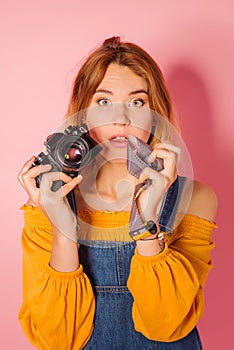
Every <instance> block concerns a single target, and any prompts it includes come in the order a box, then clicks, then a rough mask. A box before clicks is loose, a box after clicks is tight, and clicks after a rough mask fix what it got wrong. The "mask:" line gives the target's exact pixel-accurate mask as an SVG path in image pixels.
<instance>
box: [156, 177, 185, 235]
mask: <svg viewBox="0 0 234 350" xmlns="http://www.w3.org/2000/svg"><path fill="white" fill-rule="evenodd" d="M185 182H186V177H184V176H178V177H177V179H176V180H175V181H174V182H173V184H172V185H171V186H170V187H169V189H168V191H167V192H166V194H165V196H164V198H163V202H162V205H161V208H160V211H159V216H158V222H159V226H160V229H161V231H163V232H166V233H168V234H169V235H170V234H172V232H173V224H174V220H175V216H176V213H177V209H178V205H179V202H180V198H181V194H182V191H183V188H184V184H185Z"/></svg>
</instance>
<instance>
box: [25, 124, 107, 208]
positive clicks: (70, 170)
mask: <svg viewBox="0 0 234 350" xmlns="http://www.w3.org/2000/svg"><path fill="white" fill-rule="evenodd" d="M44 144H45V146H46V153H44V152H41V153H40V154H38V156H37V157H36V159H35V161H34V163H33V165H32V166H36V165H40V164H50V165H51V166H52V169H51V170H50V171H62V172H64V173H66V174H68V175H69V176H71V177H72V178H73V177H75V176H77V175H78V173H79V171H80V170H81V169H83V168H84V167H86V166H87V165H88V164H89V163H90V162H91V161H92V160H93V159H94V158H95V157H96V156H97V154H98V153H99V152H100V151H101V150H102V147H101V146H100V145H99V144H97V143H96V142H95V141H94V140H93V139H92V138H91V137H90V136H89V134H88V129H87V127H86V125H81V126H73V125H69V126H68V127H67V128H66V129H65V130H64V132H56V133H54V134H52V135H49V136H48V137H47V139H46V141H45V142H44ZM42 176H43V174H41V175H39V176H38V177H37V178H36V184H37V187H40V181H41V177H42ZM62 184H63V183H62V181H55V182H54V183H53V186H52V190H53V191H56V190H58V189H59V188H60V187H61V186H62ZM72 197H74V193H71V195H70V196H68V200H69V203H70V205H71V207H72V209H73V210H74V211H75V208H73V206H74V205H75V202H74V203H71V202H73V201H74V200H75V199H74V198H72Z"/></svg>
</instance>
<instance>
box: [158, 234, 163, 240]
mask: <svg viewBox="0 0 234 350" xmlns="http://www.w3.org/2000/svg"><path fill="white" fill-rule="evenodd" d="M158 239H159V240H162V239H163V233H161V232H160V233H159V234H158Z"/></svg>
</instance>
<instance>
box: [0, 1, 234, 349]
mask: <svg viewBox="0 0 234 350" xmlns="http://www.w3.org/2000/svg"><path fill="white" fill-rule="evenodd" d="M233 13H234V4H233V1H231V0H230V1H228V0H222V1H215V0H206V1H204V0H196V1H195V0H194V1H188V0H175V1H167V0H164V1H159V0H151V1H150V0H144V1H142V0H141V1H139V0H128V1H121V0H120V1H119V2H118V4H117V2H115V3H114V2H111V1H109V0H99V1H90V0H86V1H78V0H77V1H75V0H67V1H65V0H64V1H63V0H56V1H55V0H50V1H47V0H41V1H30V0H21V1H16V0H14V1H13V0H9V1H8V2H4V4H3V3H2V5H1V11H0V16H1V18H0V33H1V34H0V35H1V41H0V45H1V55H0V60H1V64H0V76H1V137H0V142H1V150H2V152H1V181H0V186H1V232H2V233H1V244H0V249H1V253H0V259H1V261H0V266H1V274H2V276H1V287H0V290H1V298H0V303H1V308H0V310H1V314H0V332H1V334H0V347H1V349H16V348H17V349H24V350H28V349H33V347H32V346H31V345H30V344H29V343H28V341H27V340H26V338H25V336H24V335H23V333H22V331H21V329H20V326H19V324H18V321H17V312H18V309H19V307H20V303H21V248H20V234H21V228H22V226H23V218H22V212H20V211H19V207H20V206H21V204H22V203H24V201H25V200H26V195H25V193H24V191H23V190H22V189H21V187H20V186H19V184H18V182H17V180H16V176H17V174H18V172H19V170H20V168H21V166H22V164H23V163H24V162H25V161H26V160H27V159H28V158H29V157H30V156H31V155H32V154H35V155H36V154H37V153H38V152H39V151H41V149H42V141H43V140H44V137H45V136H46V135H47V134H48V133H49V132H51V131H53V130H54V129H55V128H56V127H57V126H58V124H59V123H60V121H61V119H62V118H63V115H64V113H65V111H66V106H67V101H68V97H69V94H70V90H71V83H72V78H73V76H74V74H75V72H76V69H77V67H78V66H79V65H80V63H81V61H82V59H84V58H85V57H86V56H87V55H88V53H89V52H90V50H91V49H93V48H94V47H96V46H97V45H98V44H100V43H101V42H102V41H103V39H104V38H107V37H110V36H112V35H122V36H123V38H124V39H125V40H128V41H133V42H136V43H138V44H139V45H141V46H143V47H144V48H145V49H146V50H147V51H148V52H149V53H150V54H151V55H152V56H153V57H154V58H155V59H156V60H157V62H158V63H159V65H160V66H161V68H162V70H163V72H164V74H165V77H166V80H167V83H168V86H169V89H170V90H171V94H172V96H173V99H174V101H175V105H176V108H177V111H178V114H179V116H180V121H181V125H182V129H183V133H184V139H185V141H186V142H187V145H188V147H189V150H190V153H191V157H192V159H193V165H194V172H195V176H196V178H198V179H200V180H201V181H203V182H205V183H208V184H210V185H211V186H212V187H213V188H214V190H215V191H216V193H217V195H218V198H219V212H218V216H217V222H218V224H219V229H218V230H216V231H215V233H214V241H215V243H216V249H215V250H214V251H213V253H212V257H213V262H214V269H213V270H212V272H211V274H210V276H209V278H208V282H207V285H206V291H205V294H206V308H205V317H204V318H203V319H202V320H201V322H200V332H201V336H202V339H203V342H204V349H206V350H218V349H231V346H232V344H233V312H234V310H233V293H234V281H233V233H234V232H233V231H234V230H233V210H232V208H233V205H232V202H233V197H234V191H233V186H232V185H231V179H233V173H234V169H233V153H234V152H233V146H234V142H233V140H234V136H233V134H234V119H233V101H234V98H233V91H232V88H233V81H234V69H233V62H234V24H233Z"/></svg>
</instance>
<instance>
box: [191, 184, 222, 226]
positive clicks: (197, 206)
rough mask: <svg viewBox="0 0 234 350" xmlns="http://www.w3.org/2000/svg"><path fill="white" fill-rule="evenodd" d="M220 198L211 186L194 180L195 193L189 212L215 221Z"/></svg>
mask: <svg viewBox="0 0 234 350" xmlns="http://www.w3.org/2000/svg"><path fill="white" fill-rule="evenodd" d="M217 208H218V200H217V196H216V194H215V192H214V191H213V190H212V188H211V187H209V186H207V185H205V184H203V183H201V182H199V181H194V182H193V193H192V198H191V202H190V204H189V206H188V210H187V213H188V214H192V215H196V216H199V217H201V218H203V219H206V220H209V221H215V216H216V212H217Z"/></svg>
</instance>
